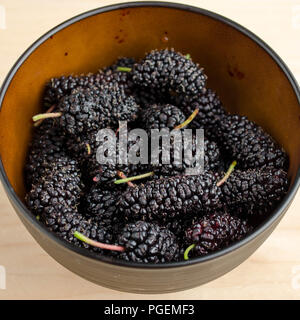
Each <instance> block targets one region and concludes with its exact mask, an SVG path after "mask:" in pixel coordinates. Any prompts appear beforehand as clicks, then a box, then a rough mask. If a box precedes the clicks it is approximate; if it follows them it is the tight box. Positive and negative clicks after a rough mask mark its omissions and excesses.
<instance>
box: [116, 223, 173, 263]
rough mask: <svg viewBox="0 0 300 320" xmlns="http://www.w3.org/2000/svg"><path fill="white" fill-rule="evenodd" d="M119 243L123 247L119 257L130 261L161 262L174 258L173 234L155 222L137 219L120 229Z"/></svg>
mask: <svg viewBox="0 0 300 320" xmlns="http://www.w3.org/2000/svg"><path fill="white" fill-rule="evenodd" d="M118 243H119V245H122V246H124V247H125V252H124V253H121V254H120V258H121V259H124V260H127V261H132V262H144V263H163V262H170V261H173V260H175V258H177V255H178V244H177V240H176V237H175V236H174V234H173V233H172V232H171V231H169V230H168V229H165V228H163V227H159V226H158V225H157V224H153V223H148V222H145V221H137V222H134V223H129V224H127V225H126V226H125V227H124V229H123V230H122V232H121V234H120V236H119V238H118Z"/></svg>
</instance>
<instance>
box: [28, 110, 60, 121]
mask: <svg viewBox="0 0 300 320" xmlns="http://www.w3.org/2000/svg"><path fill="white" fill-rule="evenodd" d="M61 116H62V113H61V112H53V113H40V114H36V115H35V116H33V117H32V120H33V121H34V122H36V121H39V120H44V119H49V118H59V117H61Z"/></svg>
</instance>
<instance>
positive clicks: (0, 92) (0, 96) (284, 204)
mask: <svg viewBox="0 0 300 320" xmlns="http://www.w3.org/2000/svg"><path fill="white" fill-rule="evenodd" d="M137 7H163V8H172V9H177V10H183V11H189V12H193V13H197V14H202V15H204V16H208V17H209V18H212V19H215V20H218V21H220V22H222V23H224V24H227V25H229V26H230V27H232V28H234V29H236V30H237V31H239V32H241V33H242V34H244V35H245V36H247V37H249V38H250V39H251V40H252V41H254V42H255V43H256V44H258V45H259V46H260V47H261V48H262V49H264V50H265V51H266V52H267V53H268V55H269V56H270V57H271V58H272V59H273V60H274V62H276V63H277V65H278V66H279V68H280V69H281V71H282V72H283V73H284V74H285V76H286V77H287V79H288V80H289V82H290V84H291V86H292V88H293V90H294V93H295V94H296V97H297V99H298V102H299V104H300V88H299V86H298V83H297V81H296V79H295V78H294V76H293V74H292V73H291V71H290V70H289V68H288V67H287V65H286V64H285V63H284V62H283V60H282V59H281V58H280V57H279V56H278V54H277V53H275V51H274V50H273V49H271V48H270V47H269V46H268V45H267V44H266V43H265V42H264V41H263V40H262V39H260V38H259V37H258V36H256V35H255V34H254V33H252V32H251V31H249V30H248V29H246V28H244V27H243V26H241V25H240V24H238V23H236V22H234V21H232V20H230V19H228V18H226V17H224V16H222V15H219V14H217V13H214V12H212V11H208V10H206V9H202V8H198V7H194V6H190V5H186V4H180V3H172V2H156V1H141V2H126V3H118V4H113V5H108V6H105V7H100V8H96V9H92V10H89V11H86V12H83V13H81V14H79V15H76V16H74V17H72V18H70V19H68V20H66V21H64V22H62V23H60V24H59V25H57V26H56V27H54V28H52V29H51V30H49V31H48V32H46V33H45V34H44V35H42V36H41V37H40V38H38V39H37V40H36V41H35V42H34V43H33V44H32V45H31V46H29V48H27V50H26V51H25V52H24V53H23V54H22V55H21V56H20V57H19V58H18V60H17V61H16V63H15V64H14V65H13V67H12V68H11V69H10V71H9V73H8V74H7V76H6V78H5V79H4V81H3V84H2V86H1V89H0V111H1V107H2V103H3V100H4V97H5V94H6V91H7V89H8V87H9V84H10V82H11V81H12V79H13V77H14V76H15V74H16V72H17V71H18V69H19V68H20V66H21V65H22V64H23V63H24V61H26V59H27V58H28V57H29V56H30V55H31V53H33V52H34V50H35V49H37V48H38V47H39V46H40V45H41V44H42V43H43V42H44V41H46V40H48V38H50V37H51V36H52V35H54V34H55V33H57V32H59V31H61V30H62V29H64V28H66V27H68V26H70V25H71V24H73V23H76V22H78V21H80V20H83V19H85V18H88V17H91V16H94V15H97V14H101V13H105V12H109V11H114V10H119V9H127V8H137ZM0 179H1V181H2V184H3V186H4V189H5V191H6V193H7V195H8V198H9V199H10V201H11V202H12V205H13V207H15V208H17V210H18V211H19V214H22V216H23V217H24V218H25V219H26V220H27V221H28V220H29V223H30V224H31V225H34V227H35V228H37V229H38V230H39V231H40V232H41V233H43V234H47V237H49V238H50V239H51V240H52V241H54V242H56V244H57V245H58V246H60V247H63V248H64V249H66V250H69V251H72V252H74V253H77V254H79V255H82V256H84V257H85V258H89V259H92V260H97V261H100V262H103V263H108V264H111V265H116V266H120V267H127V268H128V267H130V268H138V269H165V268H176V267H184V266H190V265H194V264H199V263H204V262H207V261H210V260H213V259H217V258H220V257H221V256H224V255H227V254H229V253H231V252H233V251H235V250H237V249H239V248H241V247H242V246H244V245H246V244H247V243H249V242H251V241H252V240H254V239H255V238H256V237H257V236H259V235H260V234H261V233H263V232H264V231H265V230H267V229H268V228H270V227H271V225H273V223H275V221H277V220H278V219H280V218H281V216H283V215H284V214H285V212H286V210H285V209H287V208H288V207H289V205H290V203H291V202H292V200H293V198H294V196H295V195H296V192H297V189H298V188H299V185H300V166H299V168H298V170H297V174H296V177H295V181H294V183H293V185H292V186H290V189H289V192H288V193H287V194H286V196H285V197H284V199H283V200H282V201H281V203H280V204H279V205H278V206H277V208H276V209H275V210H274V212H273V213H272V214H271V215H270V216H269V217H268V218H267V219H266V220H265V221H264V222H262V223H261V224H260V226H258V227H257V228H256V229H255V230H254V231H253V232H252V233H250V234H249V235H247V236H246V237H245V238H244V239H242V240H240V241H238V242H236V243H233V244H232V245H230V246H228V247H226V248H224V249H221V250H219V251H216V252H213V253H210V254H208V255H205V256H203V257H198V258H194V259H189V260H186V261H180V262H168V263H158V264H146V263H134V262H127V261H123V260H119V259H114V258H110V257H106V256H101V255H99V254H96V253H94V252H90V251H89V250H86V249H84V248H79V247H77V246H75V245H73V244H71V243H69V242H67V241H65V240H63V239H60V238H59V237H58V236H57V235H56V234H54V233H52V232H51V231H49V230H48V229H47V228H46V227H45V226H44V225H43V224H42V223H41V222H40V221H38V220H37V219H36V218H35V216H34V215H33V214H32V213H31V212H30V211H29V209H27V207H26V206H25V205H24V203H23V202H22V201H21V199H20V198H19V197H18V195H17V194H16V192H15V191H14V189H13V187H12V186H11V184H10V182H9V180H8V177H7V175H6V172H5V170H4V167H3V163H2V159H1V155H0Z"/></svg>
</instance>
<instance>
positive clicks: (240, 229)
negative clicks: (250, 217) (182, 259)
mask: <svg viewBox="0 0 300 320" xmlns="http://www.w3.org/2000/svg"><path fill="white" fill-rule="evenodd" d="M250 231H251V227H250V226H249V224H248V223H247V221H246V220H241V219H240V218H238V217H235V216H231V215H230V214H228V213H211V214H209V215H205V216H203V217H202V218H200V219H199V220H198V221H197V222H195V223H194V224H193V225H192V226H191V227H190V228H188V229H187V230H186V232H185V236H186V241H187V244H195V248H193V249H192V251H191V254H190V255H191V256H201V255H205V254H207V253H210V252H213V251H216V250H220V249H222V248H224V247H227V246H228V245H230V244H231V243H233V242H235V241H238V240H241V239H242V238H244V237H245V236H246V234H247V233H249V232H250Z"/></svg>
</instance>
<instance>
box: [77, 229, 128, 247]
mask: <svg viewBox="0 0 300 320" xmlns="http://www.w3.org/2000/svg"><path fill="white" fill-rule="evenodd" d="M74 237H76V238H77V239H79V240H81V241H83V242H85V243H87V244H89V245H91V246H94V247H97V248H101V249H105V250H112V251H120V252H123V251H125V248H124V247H122V246H117V245H114V244H106V243H102V242H98V241H95V240H92V239H90V238H88V237H86V236H85V235H83V234H82V233H80V232H78V231H75V232H74Z"/></svg>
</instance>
